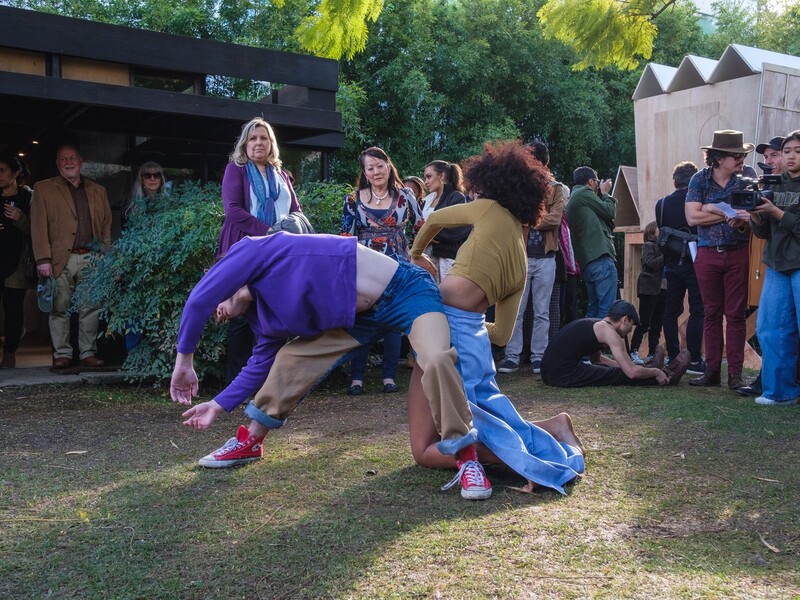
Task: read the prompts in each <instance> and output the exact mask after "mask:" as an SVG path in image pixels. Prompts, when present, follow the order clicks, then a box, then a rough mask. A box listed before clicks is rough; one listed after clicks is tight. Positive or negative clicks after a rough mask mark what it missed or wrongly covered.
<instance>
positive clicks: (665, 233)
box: [656, 201, 697, 265]
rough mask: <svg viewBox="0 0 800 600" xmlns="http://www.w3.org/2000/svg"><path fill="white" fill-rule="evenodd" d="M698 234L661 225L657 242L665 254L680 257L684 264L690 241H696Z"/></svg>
mask: <svg viewBox="0 0 800 600" xmlns="http://www.w3.org/2000/svg"><path fill="white" fill-rule="evenodd" d="M661 222H662V223H663V222H664V202H663V201H662V202H661ZM696 241H697V236H696V235H695V234H693V233H691V232H690V231H685V230H684V229H675V228H674V227H660V228H659V230H658V241H657V242H656V244H657V245H658V247H659V249H660V250H661V252H662V254H664V256H672V257H673V258H677V259H678V264H679V265H682V264H683V261H684V260H685V259H686V256H687V255H690V252H689V242H696Z"/></svg>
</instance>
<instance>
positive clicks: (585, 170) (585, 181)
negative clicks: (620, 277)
mask: <svg viewBox="0 0 800 600" xmlns="http://www.w3.org/2000/svg"><path fill="white" fill-rule="evenodd" d="M572 178H573V181H574V183H575V187H574V188H572V194H571V195H570V197H569V202H567V222H568V223H569V229H570V233H571V237H572V245H573V248H574V250H575V258H576V259H577V261H578V264H579V265H580V268H581V276H582V277H583V281H584V283H585V284H586V291H587V293H588V295H589V307H588V309H587V311H586V317H587V318H591V319H602V318H604V317H605V316H606V314H607V313H608V307H609V306H611V303H612V302H613V301H614V300H616V298H617V288H618V284H617V263H616V252H615V251H614V234H613V231H614V217H615V216H616V212H617V201H616V200H615V199H614V198H613V197H611V196H609V195H608V192H609V191H610V190H611V185H612V182H611V180H610V179H605V180H600V179H598V177H597V172H596V171H595V170H594V169H592V168H591V167H578V168H577V169H575V172H574V173H573V174H572Z"/></svg>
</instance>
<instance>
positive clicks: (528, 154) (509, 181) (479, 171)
mask: <svg viewBox="0 0 800 600" xmlns="http://www.w3.org/2000/svg"><path fill="white" fill-rule="evenodd" d="M464 177H465V179H466V180H467V184H468V185H467V187H468V188H469V189H470V190H472V191H474V192H477V193H478V194H479V195H480V197H482V198H490V199H492V200H494V201H495V202H497V203H498V204H499V205H500V206H502V207H503V208H505V209H506V210H508V212H510V213H511V214H512V215H514V216H515V217H516V218H517V219H519V220H520V221H521V222H522V223H523V224H524V225H531V226H532V227H533V226H536V224H537V223H538V222H539V219H540V218H541V215H542V213H543V212H544V202H543V200H544V198H545V197H547V195H548V194H549V193H550V184H551V182H552V180H553V177H552V175H551V174H550V171H549V170H548V169H547V167H545V166H544V165H543V164H542V163H541V162H539V161H538V160H537V159H536V157H535V156H534V154H533V151H532V149H531V148H530V147H528V146H523V145H522V143H521V142H519V141H514V142H502V141H501V142H496V143H495V144H492V143H491V142H487V143H486V145H485V146H484V147H483V153H482V154H480V155H478V156H473V157H471V158H468V159H467V160H466V161H465V162H464Z"/></svg>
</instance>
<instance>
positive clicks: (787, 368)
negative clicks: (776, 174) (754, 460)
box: [750, 130, 800, 406]
mask: <svg viewBox="0 0 800 600" xmlns="http://www.w3.org/2000/svg"><path fill="white" fill-rule="evenodd" d="M781 156H782V158H783V173H781V175H780V180H779V182H777V183H771V184H770V185H769V190H768V191H769V192H771V193H769V194H766V193H762V194H760V197H759V200H760V201H759V203H758V206H756V207H755V208H754V209H753V210H752V213H751V215H752V216H751V219H750V222H751V227H752V228H753V233H754V234H755V235H756V236H757V237H759V238H762V239H765V240H767V243H766V245H765V246H764V254H763V256H762V261H763V262H764V264H765V265H767V271H766V274H765V276H764V288H763V289H762V291H761V301H760V304H759V310H758V322H757V325H756V330H757V332H758V341H759V343H760V344H761V351H762V357H763V359H764V362H763V364H762V367H761V386H762V393H761V395H760V396H759V397H758V398H756V400H755V402H756V404H762V405H765V406H786V405H793V404H797V396H798V395H800V386H798V383H797V359H798V335H800V326H799V325H798V319H800V130H797V131H793V132H792V133H790V134H789V135H788V136H786V138H785V139H784V140H783V143H782V145H781Z"/></svg>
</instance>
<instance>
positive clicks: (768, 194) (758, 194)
mask: <svg viewBox="0 0 800 600" xmlns="http://www.w3.org/2000/svg"><path fill="white" fill-rule="evenodd" d="M759 166H760V167H762V168H764V167H767V165H762V164H761V163H759ZM767 170H769V171H772V169H771V168H769V167H767V169H764V171H765V173H764V175H762V176H761V177H758V178H755V177H744V176H743V175H737V179H738V180H739V181H738V184H737V189H736V190H734V192H733V193H732V194H731V200H730V202H729V204H730V205H731V208H734V209H736V210H754V209H755V208H756V207H758V206H760V205H761V204H762V202H763V199H764V198H766V199H767V200H770V201H771V200H772V191H771V190H767V189H762V188H763V187H769V186H770V185H778V184H780V182H781V176H780V175H771V174H769V173H768V172H767Z"/></svg>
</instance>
